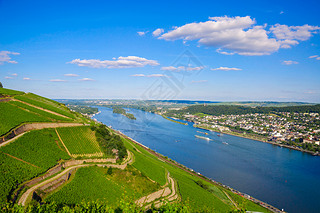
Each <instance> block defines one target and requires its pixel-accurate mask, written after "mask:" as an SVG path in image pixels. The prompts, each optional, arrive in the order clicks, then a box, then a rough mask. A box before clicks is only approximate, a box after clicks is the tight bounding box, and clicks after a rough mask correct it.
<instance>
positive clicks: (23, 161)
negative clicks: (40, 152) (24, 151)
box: [1, 152, 40, 168]
mask: <svg viewBox="0 0 320 213" xmlns="http://www.w3.org/2000/svg"><path fill="white" fill-rule="evenodd" d="M1 153H3V154H5V155H7V156H9V157H11V158H14V159H16V160H18V161H21V162H23V163H26V164H29V165H30V166H33V167H36V168H40V167H39V166H36V165H34V164H32V163H29V162H27V161H24V160H22V159H20V158H17V157H15V156H13V155H10V154H8V153H5V152H1Z"/></svg>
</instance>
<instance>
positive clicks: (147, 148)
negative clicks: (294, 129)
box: [112, 129, 284, 213]
mask: <svg viewBox="0 0 320 213" xmlns="http://www.w3.org/2000/svg"><path fill="white" fill-rule="evenodd" d="M112 130H113V131H114V132H115V133H117V134H119V135H121V136H122V137H124V138H126V139H128V140H130V141H131V142H133V143H134V144H136V145H138V146H140V147H141V148H143V149H144V150H146V151H148V152H149V153H150V154H152V155H154V156H156V157H157V158H159V159H160V160H161V161H164V162H166V163H168V164H170V165H172V166H175V167H178V168H180V169H182V170H183V171H185V172H187V173H189V174H191V175H193V176H196V177H198V178H200V179H202V180H204V181H206V182H208V183H211V184H215V185H218V186H220V187H223V188H225V189H228V190H230V191H231V192H232V193H234V194H237V195H240V196H242V197H244V198H246V199H248V200H251V201H252V202H254V203H256V204H259V205H260V206H262V207H264V208H266V209H268V210H270V211H271V212H277V213H283V212H284V211H281V210H279V209H278V208H276V207H274V206H272V205H270V204H267V203H265V202H263V201H261V200H258V199H256V198H253V197H251V196H249V195H247V194H245V193H242V192H239V191H238V190H235V189H233V188H231V187H229V186H227V185H224V184H222V183H219V182H217V181H215V180H212V179H210V178H208V177H206V176H203V175H202V174H200V173H197V172H195V171H194V170H192V169H190V168H188V167H186V166H184V165H182V164H180V163H178V162H176V161H174V160H171V159H168V158H167V157H165V156H163V155H161V154H159V153H157V152H155V151H153V150H152V149H150V148H149V147H147V146H145V145H143V144H141V143H139V142H137V141H136V140H134V139H132V138H130V137H129V136H127V135H125V134H123V133H122V132H121V131H118V130H114V129H112Z"/></svg>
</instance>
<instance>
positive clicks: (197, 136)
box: [194, 135, 212, 141]
mask: <svg viewBox="0 0 320 213" xmlns="http://www.w3.org/2000/svg"><path fill="white" fill-rule="evenodd" d="M194 136H195V137H196V138H200V139H204V140H207V141H211V140H212V139H210V138H208V137H203V136H200V135H194Z"/></svg>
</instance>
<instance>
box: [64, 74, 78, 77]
mask: <svg viewBox="0 0 320 213" xmlns="http://www.w3.org/2000/svg"><path fill="white" fill-rule="evenodd" d="M64 76H67V77H78V76H79V75H77V74H71V73H70V74H64Z"/></svg>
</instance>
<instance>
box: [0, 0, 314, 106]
mask: <svg viewBox="0 0 320 213" xmlns="http://www.w3.org/2000/svg"><path fill="white" fill-rule="evenodd" d="M319 8H320V3H319V2H318V1H303V2H301V1H223V2H221V1H175V2H174V3H173V2H172V1H157V2H153V1H134V2H133V1H130V2H129V1H128V2H127V1H119V2H118V1H79V0H78V1H32V4H31V2H30V1H14V0H11V1H9V0H2V1H1V0H0V20H1V22H0V26H1V27H0V81H1V82H2V83H3V85H4V86H5V87H7V88H11V89H17V90H23V91H27V92H33V93H36V94H40V95H43V96H46V97H49V98H126V99H129V98H135V99H191V100H211V101H253V100H258V101H306V102H317V103H319V102H320V81H319V79H320V46H319V45H320V35H319V33H320V27H319V26H320V23H319V20H320V15H319V12H318V9H319Z"/></svg>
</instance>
